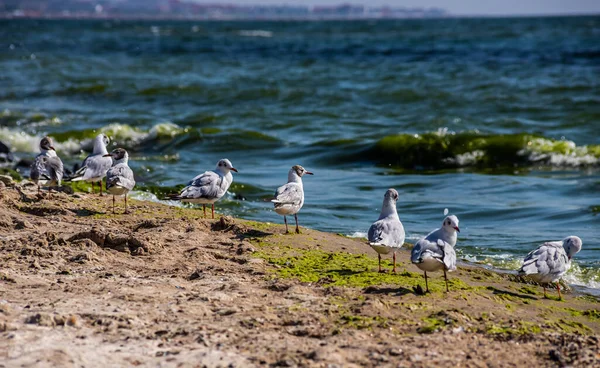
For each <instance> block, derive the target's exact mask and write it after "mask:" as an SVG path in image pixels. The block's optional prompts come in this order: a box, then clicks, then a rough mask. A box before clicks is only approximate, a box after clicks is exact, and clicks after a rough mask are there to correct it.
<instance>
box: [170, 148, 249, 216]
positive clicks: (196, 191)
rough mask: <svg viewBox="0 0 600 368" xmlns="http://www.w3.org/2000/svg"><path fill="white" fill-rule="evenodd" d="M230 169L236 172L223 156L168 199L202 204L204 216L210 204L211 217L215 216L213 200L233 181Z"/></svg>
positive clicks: (221, 195)
mask: <svg viewBox="0 0 600 368" xmlns="http://www.w3.org/2000/svg"><path fill="white" fill-rule="evenodd" d="M231 171H234V172H238V171H237V170H236V169H235V168H234V167H233V165H232V164H231V161H229V160H228V159H226V158H224V159H222V160H219V162H217V167H216V168H215V169H214V170H213V171H206V172H205V173H204V174H200V175H198V176H196V177H195V178H193V179H192V180H191V181H190V182H189V183H188V185H187V187H185V188H183V190H182V191H181V193H179V195H174V196H171V198H170V199H173V200H179V201H182V202H189V203H199V204H202V208H203V210H204V217H206V205H207V204H210V205H212V218H213V219H214V218H215V202H216V201H218V200H219V199H221V197H223V196H224V195H225V193H227V189H229V186H230V185H231V183H232V182H233V175H231Z"/></svg>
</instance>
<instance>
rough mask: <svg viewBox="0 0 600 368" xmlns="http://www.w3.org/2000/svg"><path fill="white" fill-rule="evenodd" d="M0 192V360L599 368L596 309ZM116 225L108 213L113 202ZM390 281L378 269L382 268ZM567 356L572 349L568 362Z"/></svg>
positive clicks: (255, 229) (228, 223)
mask: <svg viewBox="0 0 600 368" xmlns="http://www.w3.org/2000/svg"><path fill="white" fill-rule="evenodd" d="M19 190H20V192H19V191H18V190H16V188H15V187H11V186H10V185H9V186H8V187H7V188H4V189H2V190H0V206H1V207H2V208H3V211H2V213H0V239H1V240H2V242H1V243H0V244H1V246H0V264H1V265H2V266H1V267H0V285H2V290H3V292H2V293H1V294H0V340H1V341H2V343H0V357H3V360H4V361H5V362H6V363H7V364H8V365H20V364H29V363H33V362H38V363H37V364H42V365H45V366H81V365H84V366H101V365H106V364H110V365H112V366H131V365H141V366H150V365H153V366H155V365H157V364H162V365H163V366H169V367H170V366H178V365H179V364H183V365H184V366H185V365H186V364H187V365H189V364H191V362H198V361H200V362H202V363H203V364H206V365H207V366H218V365H225V366H226V365H228V364H230V363H231V364H233V365H234V366H267V365H270V366H318V367H326V366H328V365H331V364H333V365H338V366H375V365H396V366H398V365H399V366H415V367H421V366H430V365H435V364H441V365H461V366H478V365H485V364H491V363H494V364H496V365H498V366H510V365H518V364H519V363H521V364H522V362H523V361H529V362H532V361H533V362H532V364H538V365H540V366H554V365H573V366H584V365H588V366H591V365H594V364H600V356H598V355H597V351H598V348H599V347H600V345H599V343H600V323H598V322H599V321H600V311H599V310H600V301H599V300H598V299H597V298H595V297H592V296H589V295H578V294H577V293H573V292H569V293H565V295H564V300H563V301H558V300H556V293H555V290H549V295H550V297H551V298H549V299H544V298H543V296H542V290H541V287H538V286H534V285H530V284H525V283H521V282H518V281H517V280H515V279H514V277H511V276H508V275H502V274H500V273H497V272H492V271H489V270H486V269H484V268H481V267H477V266H462V265H459V268H458V270H457V272H453V273H449V281H450V292H449V293H446V292H444V291H442V290H443V289H444V286H443V277H442V275H441V273H434V274H432V275H430V276H431V278H430V289H431V290H432V293H431V294H427V295H418V294H417V293H415V287H418V286H419V285H421V286H423V285H424V281H423V275H422V273H420V272H417V270H416V268H415V267H413V266H412V265H411V264H410V262H409V259H408V258H409V252H407V251H406V250H401V251H399V252H398V255H399V257H398V261H399V262H398V265H399V267H398V270H399V272H398V273H397V274H391V273H389V272H386V273H378V272H376V269H377V268H376V267H377V261H376V259H377V258H376V257H375V254H374V252H372V250H371V249H370V248H369V247H368V246H367V245H366V244H364V242H361V241H359V240H356V239H352V238H348V237H345V236H340V235H336V234H330V233H324V232H320V231H315V230H310V229H306V228H302V234H300V235H295V234H294V235H291V234H290V235H284V234H283V229H284V227H283V225H279V224H271V223H262V222H256V221H249V220H241V219H233V218H231V217H229V216H221V215H220V214H217V216H216V219H215V220H211V219H203V218H202V211H201V210H200V211H198V210H197V209H188V208H180V207H174V206H168V205H166V204H159V203H154V202H149V201H143V202H142V201H138V200H131V201H130V210H131V211H132V214H130V215H126V216H123V215H120V214H117V215H112V214H111V213H110V212H109V209H110V208H111V204H112V196H110V195H105V196H104V197H99V196H97V195H89V194H84V193H79V192H77V193H75V194H65V193H55V194H53V196H52V197H49V196H48V195H45V196H44V198H40V197H38V196H37V195H36V191H35V188H34V187H33V186H25V187H19ZM118 204H120V206H118V211H120V210H122V203H119V202H118ZM390 267H391V264H390V261H389V259H387V258H386V259H385V263H384V268H385V269H386V271H388V270H389V269H390ZM573 346H575V347H576V348H573Z"/></svg>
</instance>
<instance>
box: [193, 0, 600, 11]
mask: <svg viewBox="0 0 600 368" xmlns="http://www.w3.org/2000/svg"><path fill="white" fill-rule="evenodd" d="M196 1H197V2H201V3H211V4H215V3H235V4H305V5H309V6H310V5H331V4H340V3H344V2H347V3H356V4H365V5H366V4H368V5H370V6H378V5H391V6H406V7H439V8H444V9H446V10H448V11H449V12H450V13H452V14H465V15H475V14H482V15H503V14H581V13H595V14H600V0H421V1H418V0H221V1H219V0H196Z"/></svg>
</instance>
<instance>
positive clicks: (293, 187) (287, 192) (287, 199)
mask: <svg viewBox="0 0 600 368" xmlns="http://www.w3.org/2000/svg"><path fill="white" fill-rule="evenodd" d="M272 202H274V203H276V204H277V203H278V204H294V205H299V204H300V202H302V190H301V189H300V187H299V186H298V185H297V184H295V183H288V184H286V185H282V186H280V187H279V188H277V191H276V192H275V199H273V200H272Z"/></svg>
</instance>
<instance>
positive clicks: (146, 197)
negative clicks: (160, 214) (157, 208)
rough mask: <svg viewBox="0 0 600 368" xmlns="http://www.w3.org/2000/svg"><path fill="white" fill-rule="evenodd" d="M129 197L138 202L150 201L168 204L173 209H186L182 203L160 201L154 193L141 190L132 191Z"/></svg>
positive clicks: (167, 200) (168, 200)
mask: <svg viewBox="0 0 600 368" xmlns="http://www.w3.org/2000/svg"><path fill="white" fill-rule="evenodd" d="M129 196H130V197H131V198H133V199H137V200H138V201H148V202H154V203H161V204H166V205H168V206H173V207H184V206H185V204H184V203H183V202H180V201H172V200H170V199H160V198H158V197H157V196H156V195H155V194H154V193H150V192H144V191H141V190H134V191H132V192H131V193H130V194H129Z"/></svg>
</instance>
